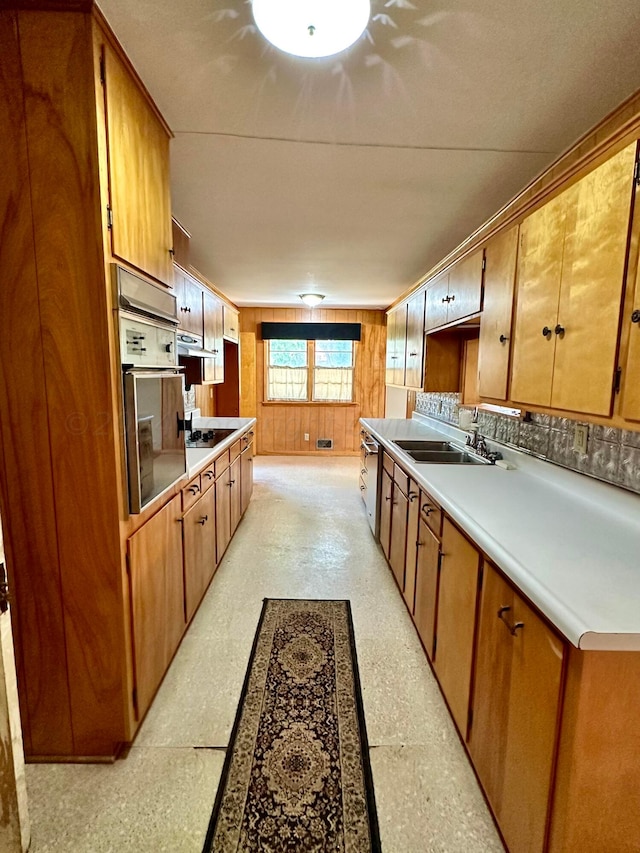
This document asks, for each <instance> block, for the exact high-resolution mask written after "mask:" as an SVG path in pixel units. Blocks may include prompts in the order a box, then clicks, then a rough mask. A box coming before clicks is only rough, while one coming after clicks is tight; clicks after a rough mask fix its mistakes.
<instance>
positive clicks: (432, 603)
mask: <svg viewBox="0 0 640 853" xmlns="http://www.w3.org/2000/svg"><path fill="white" fill-rule="evenodd" d="M417 546H418V555H417V562H416V581H415V587H416V588H415V607H414V612H413V621H414V622H415V626H416V630H417V631H418V634H419V636H420V639H421V640H422V645H423V646H424V648H425V651H426V652H427V655H428V657H429V660H433V641H434V638H435V627H436V604H437V596H438V573H439V570H440V542H439V540H438V539H437V538H436V537H435V536H434V534H433V533H432V532H431V530H430V529H429V527H428V525H427V523H426V522H425V521H424V519H423V518H420V519H419V522H418V539H417Z"/></svg>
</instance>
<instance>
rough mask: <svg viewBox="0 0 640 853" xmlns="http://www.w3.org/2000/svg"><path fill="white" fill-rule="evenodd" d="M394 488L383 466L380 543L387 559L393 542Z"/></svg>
mask: <svg viewBox="0 0 640 853" xmlns="http://www.w3.org/2000/svg"><path fill="white" fill-rule="evenodd" d="M392 489H393V480H392V479H391V477H390V476H389V473H388V472H387V470H386V469H385V468H383V469H382V480H381V483H380V545H381V546H382V553H383V554H384V555H385V557H386V558H387V560H388V559H389V546H390V544H391V508H392V504H391V498H392V494H391V492H392Z"/></svg>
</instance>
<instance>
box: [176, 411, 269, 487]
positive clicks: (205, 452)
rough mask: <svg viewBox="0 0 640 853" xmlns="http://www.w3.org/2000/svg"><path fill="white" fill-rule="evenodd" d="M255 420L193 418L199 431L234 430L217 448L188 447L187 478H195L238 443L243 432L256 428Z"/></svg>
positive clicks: (194, 424)
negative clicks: (199, 472) (213, 460)
mask: <svg viewBox="0 0 640 853" xmlns="http://www.w3.org/2000/svg"><path fill="white" fill-rule="evenodd" d="M255 422H256V419H255V418H201V417H194V418H193V426H194V427H197V428H198V429H204V430H206V429H233V430H235V432H233V433H232V434H231V435H229V436H227V437H226V438H225V439H224V440H223V441H221V442H220V443H219V444H216V446H215V447H195V448H191V447H187V476H188V477H193V476H194V475H195V474H197V473H198V471H199V470H200V469H201V468H204V466H205V465H207V464H208V463H209V462H211V460H212V459H215V458H216V457H217V456H220V454H221V453H223V452H224V451H225V450H226V449H227V448H228V447H231V445H232V444H233V443H234V441H237V440H238V439H239V438H240V436H241V435H242V433H243V432H246V431H247V430H248V429H250V427H252V426H254V425H255Z"/></svg>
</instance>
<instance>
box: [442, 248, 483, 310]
mask: <svg viewBox="0 0 640 853" xmlns="http://www.w3.org/2000/svg"><path fill="white" fill-rule="evenodd" d="M483 259H484V252H483V250H482V249H480V250H479V251H477V252H473V254H471V255H467V257H466V258H463V259H462V260H461V261H457V262H456V263H455V264H454V265H453V266H452V267H451V269H450V270H449V293H448V302H447V323H452V322H454V321H455V320H462V319H463V318H464V317H469V316H470V315H471V314H477V313H478V311H479V310H480V308H481V307H482V270H483Z"/></svg>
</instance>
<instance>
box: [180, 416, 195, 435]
mask: <svg viewBox="0 0 640 853" xmlns="http://www.w3.org/2000/svg"><path fill="white" fill-rule="evenodd" d="M176 418H177V419H178V431H177V433H176V438H178V436H179V435H180V433H181V432H186V431H187V430H189V432H192V431H193V415H191V417H190V418H189V419H188V420H187V418H181V417H180V412H176Z"/></svg>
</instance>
